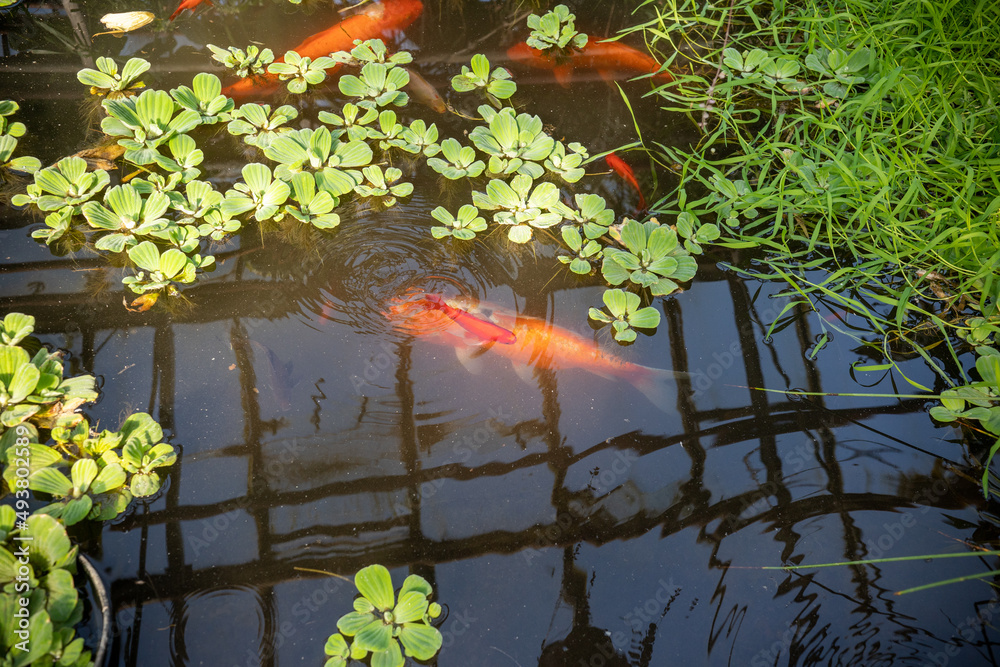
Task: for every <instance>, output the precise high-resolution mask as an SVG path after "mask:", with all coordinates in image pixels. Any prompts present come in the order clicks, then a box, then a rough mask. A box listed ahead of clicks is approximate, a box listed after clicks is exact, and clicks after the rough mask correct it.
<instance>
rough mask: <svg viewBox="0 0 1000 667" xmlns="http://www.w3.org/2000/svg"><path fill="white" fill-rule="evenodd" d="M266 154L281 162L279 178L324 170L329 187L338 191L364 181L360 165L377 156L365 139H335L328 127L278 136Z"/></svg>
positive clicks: (278, 172)
mask: <svg viewBox="0 0 1000 667" xmlns="http://www.w3.org/2000/svg"><path fill="white" fill-rule="evenodd" d="M264 155H265V156H267V157H268V158H269V159H271V160H274V161H275V162H278V163H279V164H278V166H277V167H275V170H274V175H275V176H276V177H277V178H280V179H282V180H286V181H287V180H290V179H291V177H292V176H293V175H294V174H296V173H298V172H300V171H314V172H315V171H323V172H324V174H325V178H326V184H327V186H328V189H330V190H331V192H333V193H334V194H338V195H339V194H343V193H345V192H350V190H351V188H353V187H354V186H355V185H358V184H359V183H361V180H362V177H361V173H360V172H359V171H358V168H359V167H364V166H367V165H369V164H371V161H372V157H373V156H372V149H371V147H369V146H368V144H367V143H365V142H364V141H340V140H338V139H334V138H333V135H332V134H331V132H330V130H329V129H327V128H326V127H318V128H316V129H315V130H313V129H310V128H304V129H302V130H292V131H289V132H287V133H285V134H283V135H281V136H279V137H277V138H275V139H274V141H272V142H271V144H270V145H269V146H268V147H267V148H266V149H264ZM338 182H339V185H336V187H334V184H335V183H338Z"/></svg>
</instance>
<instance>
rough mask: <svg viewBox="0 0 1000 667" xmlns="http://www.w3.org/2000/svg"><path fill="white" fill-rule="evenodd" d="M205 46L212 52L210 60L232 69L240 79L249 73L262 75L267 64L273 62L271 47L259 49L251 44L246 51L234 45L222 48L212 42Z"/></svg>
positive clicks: (249, 74)
mask: <svg viewBox="0 0 1000 667" xmlns="http://www.w3.org/2000/svg"><path fill="white" fill-rule="evenodd" d="M205 46H207V47H208V50H209V51H211V52H212V60H215V61H217V62H219V63H221V64H222V65H223V66H224V67H226V68H228V69H231V70H234V72H235V73H236V76H238V77H240V78H241V79H245V78H247V77H248V76H251V75H257V76H259V75H262V74H263V73H264V72H266V71H267V66H268V65H270V64H271V63H273V62H274V52H273V51H271V49H261V48H259V47H257V46H255V45H253V44H251V45H250V46H248V47H247V48H246V51H244V50H243V49H238V48H236V47H235V46H230V47H229V48H228V49H222V48H220V47H218V46H215V45H214V44H206V45H205Z"/></svg>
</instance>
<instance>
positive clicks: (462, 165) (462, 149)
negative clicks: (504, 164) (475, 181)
mask: <svg viewBox="0 0 1000 667" xmlns="http://www.w3.org/2000/svg"><path fill="white" fill-rule="evenodd" d="M441 155H442V156H443V157H444V159H441V158H439V157H432V158H429V159H428V160H427V166H429V167H430V168H431V169H433V170H434V171H436V172H438V173H439V174H441V175H442V176H444V177H445V178H447V179H450V180H453V181H455V180H458V179H460V178H467V177H468V178H475V177H476V176H479V175H480V174H482V173H483V172H484V171H485V170H486V163H485V162H483V161H482V160H477V159H476V151H475V150H474V149H473V148H471V147H469V146H462V144H461V143H459V141H458V139H453V138H451V137H448V138H447V139H445V140H444V141H442V142H441Z"/></svg>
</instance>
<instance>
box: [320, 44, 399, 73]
mask: <svg viewBox="0 0 1000 667" xmlns="http://www.w3.org/2000/svg"><path fill="white" fill-rule="evenodd" d="M354 45H355V46H354V48H353V49H351V50H350V51H337V52H334V53H331V54H330V57H331V58H333V60H335V61H336V62H338V63H340V64H343V65H353V66H355V67H361V66H364V65H365V64H367V63H380V64H382V65H385V66H386V67H388V68H393V67H396V66H398V65H408V64H409V63H411V62H413V55H412V54H411V53H410V52H409V51H397V52H396V53H392V54H390V53H389V51H388V49H386V47H385V42H383V41H382V40H381V39H369V40H365V41H363V42H362V41H361V40H359V39H356V40H354Z"/></svg>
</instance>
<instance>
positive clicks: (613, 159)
mask: <svg viewBox="0 0 1000 667" xmlns="http://www.w3.org/2000/svg"><path fill="white" fill-rule="evenodd" d="M604 159H605V161H607V163H608V166H609V167H611V170H612V171H614V172H615V173H616V174H618V175H619V176H621V177H622V178H623V179H625V180H626V181H628V183H630V184H631V185H632V187H633V188H635V191H636V192H638V193H639V210H640V211H645V210H646V198H645V197H643V196H642V190H640V189H639V181H637V180H635V172H633V171H632V167H630V166H628V165H627V164H626V163H625V161H624V160H622V159H621V158H620V157H618V156H617V155H615V154H614V153H608V154H607V155H605V156H604Z"/></svg>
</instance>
